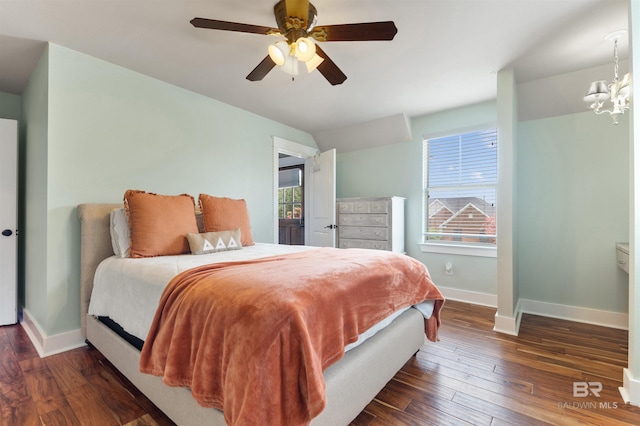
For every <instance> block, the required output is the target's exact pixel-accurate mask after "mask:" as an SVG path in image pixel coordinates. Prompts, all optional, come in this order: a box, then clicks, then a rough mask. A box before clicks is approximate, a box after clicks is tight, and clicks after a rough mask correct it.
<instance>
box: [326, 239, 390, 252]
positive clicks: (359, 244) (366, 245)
mask: <svg viewBox="0 0 640 426" xmlns="http://www.w3.org/2000/svg"><path fill="white" fill-rule="evenodd" d="M338 247H339V248H343V249H348V248H363V249H374V250H390V246H389V243H388V242H387V241H375V240H340V244H339V246H338Z"/></svg>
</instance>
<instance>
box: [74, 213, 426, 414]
mask: <svg viewBox="0 0 640 426" xmlns="http://www.w3.org/2000/svg"><path fill="white" fill-rule="evenodd" d="M116 207H122V205H121V204H81V205H79V206H78V217H79V218H80V224H81V256H80V257H81V276H80V281H81V284H80V286H81V290H80V293H81V315H82V318H81V321H82V331H83V333H84V335H85V337H86V338H87V340H88V341H89V342H90V343H91V344H92V345H93V346H95V347H96V348H97V349H98V350H99V351H100V352H101V353H102V354H103V355H104V356H105V357H106V358H107V359H108V360H109V361H110V362H111V363H112V364H113V365H114V366H115V367H116V368H117V369H118V370H119V371H120V372H121V373H122V374H123V375H124V376H125V377H127V379H129V380H130V381H131V382H132V383H133V384H134V385H135V386H136V387H137V388H138V389H139V390H140V391H141V392H142V393H143V394H144V395H145V396H146V397H147V398H149V399H150V400H151V401H152V402H153V403H154V404H155V405H156V406H157V407H158V408H160V409H161V410H162V411H163V412H164V413H165V414H166V415H167V416H168V417H169V418H171V419H172V420H173V421H174V422H175V423H176V424H178V425H181V426H182V425H185V426H189V425H194V426H195V425H198V426H199V425H203V424H207V425H213V426H224V425H225V421H224V417H223V414H222V412H221V411H219V410H216V409H212V408H203V407H201V406H199V405H198V404H197V402H196V401H195V400H194V399H193V398H192V397H191V392H190V391H189V390H188V389H185V388H176V387H170V386H166V385H165V384H163V383H162V379H161V378H159V377H156V376H152V375H148V374H143V373H140V371H139V361H140V351H138V350H137V349H136V348H134V347H133V346H131V345H130V344H129V343H127V342H126V341H125V340H123V339H122V338H120V336H118V335H117V334H116V333H115V332H113V331H112V330H110V329H109V328H108V327H106V326H105V325H104V324H102V323H101V322H100V321H98V320H97V319H96V318H95V317H93V316H91V315H88V314H87V309H88V304H89V297H90V296H91V289H92V288H93V275H94V274H95V270H96V268H97V266H98V264H99V263H100V262H101V261H102V260H103V259H105V258H107V257H109V256H112V255H113V250H112V248H111V239H110V234H109V212H110V211H111V209H113V208H116ZM424 341H425V336H424V319H423V316H422V314H421V313H420V312H418V311H417V310H415V309H413V308H412V309H408V310H407V311H405V312H404V313H403V314H402V315H400V316H399V317H398V318H396V319H395V320H394V321H393V322H392V323H391V324H390V325H389V326H387V327H386V328H385V329H384V330H381V331H379V332H378V333H377V334H376V335H375V336H373V337H372V338H370V339H368V340H367V341H365V342H364V343H362V344H361V345H359V346H358V347H356V348H354V349H352V350H350V351H349V352H347V354H346V355H345V356H344V357H343V358H342V359H341V360H340V361H338V362H336V363H335V364H333V365H332V366H330V367H329V368H328V369H327V370H326V371H325V373H324V376H325V382H326V385H327V406H326V407H325V409H324V410H323V411H322V412H321V413H320V415H319V416H318V417H316V418H314V419H313V421H312V422H311V424H312V425H313V426H318V425H327V426H339V425H348V424H349V423H350V422H351V421H352V420H353V419H354V418H355V417H357V415H358V414H359V413H360V412H361V411H362V410H363V409H364V407H366V405H367V404H368V403H369V402H370V401H371V400H372V399H373V398H374V397H375V396H376V395H377V393H378V392H379V391H380V390H381V389H382V388H383V387H384V386H385V385H386V383H387V382H388V381H389V380H391V378H393V376H394V375H395V373H396V372H397V371H398V370H399V369H400V368H402V366H403V365H404V364H405V363H406V362H407V360H408V359H410V358H411V356H413V354H415V353H416V352H417V351H418V350H419V349H420V347H421V346H422V345H423V343H424Z"/></svg>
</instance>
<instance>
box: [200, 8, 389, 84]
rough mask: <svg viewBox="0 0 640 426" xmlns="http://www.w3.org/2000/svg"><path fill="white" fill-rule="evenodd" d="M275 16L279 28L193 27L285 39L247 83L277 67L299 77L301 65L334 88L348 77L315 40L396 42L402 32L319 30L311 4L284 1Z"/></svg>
mask: <svg viewBox="0 0 640 426" xmlns="http://www.w3.org/2000/svg"><path fill="white" fill-rule="evenodd" d="M273 12H274V15H275V18H276V23H277V25H278V28H271V27H264V26H260V25H251V24H241V23H237V22H227V21H219V20H216V19H206V18H193V19H192V20H191V24H192V25H193V26H194V27H197V28H208V29H213V30H223V31H238V32H243V33H252V34H264V35H275V36H282V37H284V38H285V40H281V41H279V42H276V43H274V44H273V45H271V46H269V54H268V55H267V56H266V57H265V58H264V59H263V60H262V62H260V63H259V64H258V66H257V67H255V68H254V69H253V71H251V72H250V73H249V75H247V80H250V81H259V80H262V79H263V78H264V77H265V76H266V75H267V74H268V73H269V71H271V70H272V69H273V68H274V67H275V66H276V65H279V66H280V67H281V68H282V69H283V70H284V71H285V72H288V73H289V74H292V75H296V74H297V73H298V62H299V61H300V62H303V63H304V64H305V65H306V68H307V71H308V72H311V71H313V70H314V69H316V68H317V69H318V71H320V73H321V74H322V75H323V76H324V77H325V78H326V79H327V81H329V83H331V84H332V85H336V84H342V83H343V82H344V81H345V80H346V79H347V76H346V75H345V74H344V73H343V72H342V71H341V70H340V68H338V66H337V65H336V64H335V63H334V62H333V61H332V60H331V58H329V56H327V54H326V53H325V52H324V51H323V50H322V49H321V48H320V46H318V45H317V44H316V43H315V42H314V41H313V40H316V41H320V42H325V41H368V40H393V37H394V36H395V35H396V33H397V32H398V29H397V28H396V26H395V24H394V23H393V22H392V21H383V22H365V23H358V24H341V25H321V26H316V19H317V10H316V8H315V6H314V5H312V4H311V3H309V0H280V1H278V3H276V5H275V6H274V7H273ZM312 39H313V40H312Z"/></svg>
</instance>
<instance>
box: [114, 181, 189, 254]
mask: <svg viewBox="0 0 640 426" xmlns="http://www.w3.org/2000/svg"><path fill="white" fill-rule="evenodd" d="M124 206H125V208H126V210H127V217H128V218H129V229H130V231H131V249H130V252H129V253H130V254H129V255H130V256H131V257H153V256H171V255H175V254H185V253H190V249H189V242H188V241H187V238H186V235H187V233H196V234H197V233H198V224H197V222H196V214H195V203H194V200H193V197H192V196H191V195H188V194H181V195H158V194H154V193H151V192H145V191H134V190H131V189H130V190H128V191H127V192H125V193H124Z"/></svg>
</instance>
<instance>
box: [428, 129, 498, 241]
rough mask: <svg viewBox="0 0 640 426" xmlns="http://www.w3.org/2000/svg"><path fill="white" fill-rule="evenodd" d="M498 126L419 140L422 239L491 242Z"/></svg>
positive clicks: (496, 178) (496, 172)
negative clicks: (422, 179)
mask: <svg viewBox="0 0 640 426" xmlns="http://www.w3.org/2000/svg"><path fill="white" fill-rule="evenodd" d="M497 148H498V140H497V130H496V129H490V130H483V131H476V132H469V133H463V134H456V135H451V136H445V137H440V138H433V139H425V140H424V142H423V166H424V171H425V173H424V182H423V189H424V192H423V193H424V202H425V205H424V211H425V222H424V227H423V230H424V232H423V233H424V239H425V240H440V241H452V242H466V243H481V244H495V242H496V186H497V184H498V149H497Z"/></svg>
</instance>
